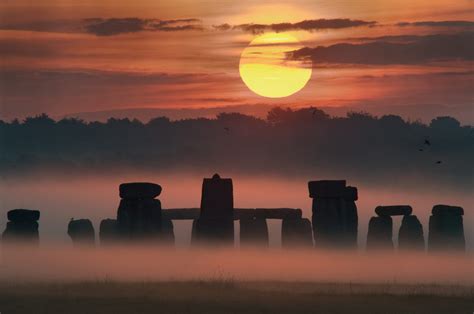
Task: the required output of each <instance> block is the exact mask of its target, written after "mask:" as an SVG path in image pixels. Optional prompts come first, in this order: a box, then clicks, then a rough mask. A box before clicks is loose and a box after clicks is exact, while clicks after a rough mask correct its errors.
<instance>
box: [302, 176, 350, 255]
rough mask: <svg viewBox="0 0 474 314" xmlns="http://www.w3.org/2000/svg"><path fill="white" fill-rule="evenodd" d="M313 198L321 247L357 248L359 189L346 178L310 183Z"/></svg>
mask: <svg viewBox="0 0 474 314" xmlns="http://www.w3.org/2000/svg"><path fill="white" fill-rule="evenodd" d="M308 188H309V195H310V197H311V198H313V217H312V220H313V232H314V241H315V246H316V247H319V248H355V247H356V246H357V227H358V216H357V206H356V204H355V201H356V200H357V197H358V195H357V188H355V187H351V186H346V181H345V180H322V181H310V182H309V183H308Z"/></svg>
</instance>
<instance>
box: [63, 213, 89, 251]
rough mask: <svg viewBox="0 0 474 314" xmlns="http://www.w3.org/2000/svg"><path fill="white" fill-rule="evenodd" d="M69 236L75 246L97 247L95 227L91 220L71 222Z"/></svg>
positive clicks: (68, 228) (68, 227) (68, 230)
mask: <svg viewBox="0 0 474 314" xmlns="http://www.w3.org/2000/svg"><path fill="white" fill-rule="evenodd" d="M67 234H68V235H69V236H70V237H71V240H72V242H73V244H74V245H75V246H93V245H95V232H94V226H93V225H92V222H91V221H90V220H89V219H77V220H71V221H70V222H69V224H68V226H67Z"/></svg>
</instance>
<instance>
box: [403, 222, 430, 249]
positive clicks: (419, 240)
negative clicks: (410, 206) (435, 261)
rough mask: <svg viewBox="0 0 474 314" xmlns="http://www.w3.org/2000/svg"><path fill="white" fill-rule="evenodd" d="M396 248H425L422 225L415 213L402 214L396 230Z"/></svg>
mask: <svg viewBox="0 0 474 314" xmlns="http://www.w3.org/2000/svg"><path fill="white" fill-rule="evenodd" d="M398 249H399V250H420V251H422V250H424V249H425V237H424V235H423V226H422V224H421V223H420V221H419V220H418V218H417V217H416V216H415V215H410V216H403V219H402V224H401V226H400V230H399V231H398Z"/></svg>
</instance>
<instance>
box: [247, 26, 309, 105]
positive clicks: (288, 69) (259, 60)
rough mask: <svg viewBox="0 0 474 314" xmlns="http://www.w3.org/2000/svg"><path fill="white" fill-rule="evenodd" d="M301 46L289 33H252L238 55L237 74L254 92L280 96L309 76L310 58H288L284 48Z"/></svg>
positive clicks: (286, 49)
mask: <svg viewBox="0 0 474 314" xmlns="http://www.w3.org/2000/svg"><path fill="white" fill-rule="evenodd" d="M300 48H303V46H302V45H301V43H300V42H299V41H298V39H296V37H294V36H293V35H291V34H289V33H266V34H263V35H260V36H258V37H256V38H255V39H254V40H252V42H250V44H249V45H248V47H247V48H245V49H244V51H243V52H242V55H241V56H240V65H239V71H240V77H241V78H242V80H243V81H244V83H245V85H247V87H248V88H249V89H250V90H252V91H253V92H254V93H256V94H258V95H260V96H264V97H269V98H282V97H287V96H290V95H293V94H294V93H296V92H298V91H299V90H301V89H302V88H303V87H304V86H305V85H306V83H307V82H308V81H309V79H310V78H311V72H312V69H311V68H312V66H311V62H310V61H306V60H305V61H302V60H290V59H288V58H287V52H290V51H294V50H297V49H300Z"/></svg>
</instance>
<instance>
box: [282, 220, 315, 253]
mask: <svg viewBox="0 0 474 314" xmlns="http://www.w3.org/2000/svg"><path fill="white" fill-rule="evenodd" d="M281 246H282V247H283V248H305V247H312V246H313V229H312V227H311V221H310V220H309V219H306V218H295V217H287V218H284V219H283V220H282V222H281Z"/></svg>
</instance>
